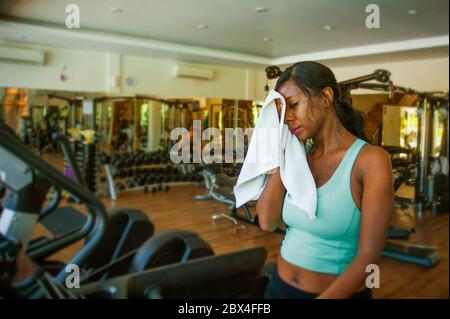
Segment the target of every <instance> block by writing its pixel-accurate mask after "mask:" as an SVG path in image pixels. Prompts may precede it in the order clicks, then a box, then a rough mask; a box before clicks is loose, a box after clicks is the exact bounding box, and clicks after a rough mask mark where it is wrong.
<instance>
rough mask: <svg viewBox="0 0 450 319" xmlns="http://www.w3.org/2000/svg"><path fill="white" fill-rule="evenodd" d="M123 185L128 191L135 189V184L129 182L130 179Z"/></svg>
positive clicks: (131, 181)
mask: <svg viewBox="0 0 450 319" xmlns="http://www.w3.org/2000/svg"><path fill="white" fill-rule="evenodd" d="M125 185H126V187H127V188H128V189H130V188H134V187H136V184H135V183H134V181H133V180H131V179H129V180H127V182H126V184H125Z"/></svg>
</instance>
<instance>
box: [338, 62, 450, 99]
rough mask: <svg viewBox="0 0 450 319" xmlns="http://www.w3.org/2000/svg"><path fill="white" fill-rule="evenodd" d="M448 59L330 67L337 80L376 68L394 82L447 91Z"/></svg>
mask: <svg viewBox="0 0 450 319" xmlns="http://www.w3.org/2000/svg"><path fill="white" fill-rule="evenodd" d="M448 61H449V59H448V57H447V58H436V59H423V60H411V61H403V62H392V63H383V64H368V65H362V66H355V67H339V68H332V70H333V72H334V74H335V76H336V79H337V80H338V81H342V80H347V79H351V78H354V77H357V76H361V75H365V74H370V73H372V72H373V71H375V70H377V69H385V70H388V71H389V72H391V74H392V75H391V80H392V81H393V82H394V84H397V85H399V86H404V87H408V88H412V89H416V90H419V91H448V88H449V80H448V77H449V71H448V67H449V63H448Z"/></svg>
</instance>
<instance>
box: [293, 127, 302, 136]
mask: <svg viewBox="0 0 450 319" xmlns="http://www.w3.org/2000/svg"><path fill="white" fill-rule="evenodd" d="M291 132H292V134H294V135H297V134H298V132H300V126H299V127H294V128H293V129H291Z"/></svg>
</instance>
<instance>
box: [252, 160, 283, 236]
mask: <svg viewBox="0 0 450 319" xmlns="http://www.w3.org/2000/svg"><path fill="white" fill-rule="evenodd" d="M284 193H285V188H284V185H283V183H282V181H281V176H280V169H279V168H277V170H276V171H275V173H273V174H271V175H269V180H268V181H267V184H266V187H265V188H264V190H263V192H262V193H261V195H260V197H259V199H258V202H257V203H256V215H257V216H258V221H259V226H260V227H261V229H262V230H264V231H268V232H273V231H274V230H275V229H276V228H277V227H278V224H279V222H280V218H281V210H282V208H283V200H284Z"/></svg>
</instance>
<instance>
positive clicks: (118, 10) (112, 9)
mask: <svg viewBox="0 0 450 319" xmlns="http://www.w3.org/2000/svg"><path fill="white" fill-rule="evenodd" d="M122 12H123V10H122V9H120V8H111V13H122Z"/></svg>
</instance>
